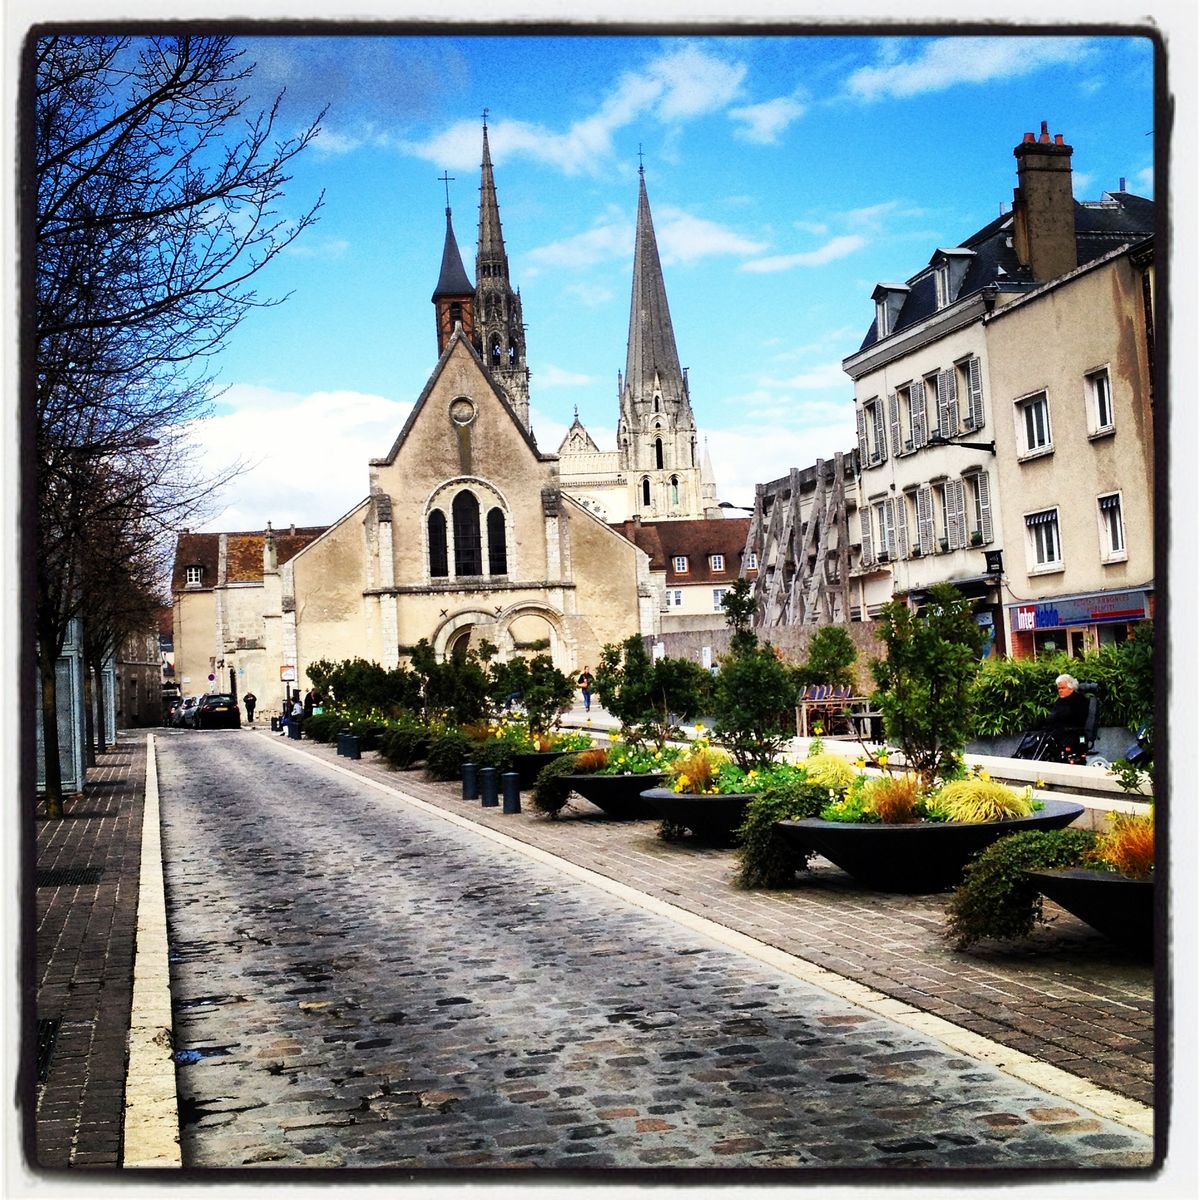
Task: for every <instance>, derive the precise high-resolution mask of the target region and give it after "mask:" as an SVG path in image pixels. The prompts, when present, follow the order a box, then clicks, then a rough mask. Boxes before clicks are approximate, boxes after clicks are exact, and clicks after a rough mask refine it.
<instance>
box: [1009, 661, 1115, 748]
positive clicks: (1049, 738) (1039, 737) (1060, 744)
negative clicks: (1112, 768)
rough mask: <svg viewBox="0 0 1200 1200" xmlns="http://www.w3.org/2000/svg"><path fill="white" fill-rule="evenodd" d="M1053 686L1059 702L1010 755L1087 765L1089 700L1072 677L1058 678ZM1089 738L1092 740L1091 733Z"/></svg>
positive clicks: (1089, 720)
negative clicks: (1084, 763)
mask: <svg viewBox="0 0 1200 1200" xmlns="http://www.w3.org/2000/svg"><path fill="white" fill-rule="evenodd" d="M1054 686H1055V688H1056V690H1057V691H1058V699H1057V700H1055V702H1054V704H1053V705H1052V706H1051V708H1050V712H1049V714H1048V715H1047V717H1046V720H1045V721H1044V722H1043V723H1042V725H1041V726H1039V727H1038V728H1037V729H1031V730H1030V731H1029V732H1028V733H1026V734H1025V736H1024V737H1023V738H1022V739H1021V744H1020V745H1019V746H1018V747H1017V749H1016V751H1015V752H1014V753H1013V757H1014V758H1030V759H1036V760H1038V761H1041V762H1077V763H1082V762H1084V761H1086V759H1087V751H1088V742H1089V740H1090V739H1089V728H1090V727H1091V726H1092V725H1093V724H1094V721H1093V719H1092V716H1093V714H1092V698H1091V697H1089V696H1086V695H1084V694H1083V693H1082V692H1081V691H1080V690H1079V680H1077V679H1076V678H1075V676H1074V675H1060V676H1058V678H1057V679H1055V681H1054ZM1091 736H1093V737H1094V736H1095V735H1094V733H1093V734H1092V735H1091Z"/></svg>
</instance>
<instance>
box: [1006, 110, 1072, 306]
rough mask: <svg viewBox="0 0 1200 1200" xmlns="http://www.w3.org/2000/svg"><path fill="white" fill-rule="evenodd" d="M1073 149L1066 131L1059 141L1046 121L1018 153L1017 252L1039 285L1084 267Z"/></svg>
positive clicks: (1021, 261)
mask: <svg viewBox="0 0 1200 1200" xmlns="http://www.w3.org/2000/svg"><path fill="white" fill-rule="evenodd" d="M1071 153H1072V151H1071V147H1070V146H1068V145H1066V144H1065V143H1064V142H1063V137H1062V134H1061V133H1056V134H1055V135H1054V139H1053V141H1052V140H1051V138H1050V134H1049V133H1048V132H1047V131H1046V122H1045V121H1043V122H1042V132H1041V136H1040V137H1037V138H1035V137H1034V135H1033V134H1032V133H1027V134H1026V135H1025V138H1024V140H1023V141H1022V142H1021V144H1020V145H1019V146H1017V147H1016V149H1014V150H1013V155H1014V157H1015V158H1016V160H1017V187H1016V188H1014V189H1013V250H1014V251H1015V252H1016V255H1017V259H1018V261H1019V262H1020V263H1021V264H1022V266H1026V267H1028V268H1029V269H1030V272H1031V273H1032V275H1033V278H1034V279H1035V280H1036V281H1037V282H1038V283H1046V282H1047V281H1049V280H1051V279H1057V278H1058V277H1059V276H1060V275H1065V274H1066V273H1067V272H1068V271H1073V270H1074V269H1075V268H1076V267H1077V266H1078V265H1079V259H1078V257H1077V254H1076V249H1075V198H1074V196H1073V195H1072V193H1071Z"/></svg>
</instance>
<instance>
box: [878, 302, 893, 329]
mask: <svg viewBox="0 0 1200 1200" xmlns="http://www.w3.org/2000/svg"><path fill="white" fill-rule="evenodd" d="M889 333H891V330H890V329H889V328H888V310H887V301H886V300H876V301H875V336H876V337H877V338H885V337H887V335H888V334H889Z"/></svg>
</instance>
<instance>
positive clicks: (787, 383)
mask: <svg viewBox="0 0 1200 1200" xmlns="http://www.w3.org/2000/svg"><path fill="white" fill-rule="evenodd" d="M762 386H763V387H764V388H768V389H770V391H771V392H774V393H778V392H780V391H793V390H797V389H798V390H800V391H810V390H816V389H821V388H851V387H852V385H851V383H850V379H849V377H848V376H847V375H846V372H845V371H843V370H842V362H841V359H840V358H835V359H831V360H829V361H828V362H823V363H819V364H818V365H817V366H815V367H812V368H810V369H809V370H807V371H801V372H800V373H799V374H796V375H791V376H789V377H788V378H786V379H764V380H762ZM805 403H806V404H807V403H808V401H805Z"/></svg>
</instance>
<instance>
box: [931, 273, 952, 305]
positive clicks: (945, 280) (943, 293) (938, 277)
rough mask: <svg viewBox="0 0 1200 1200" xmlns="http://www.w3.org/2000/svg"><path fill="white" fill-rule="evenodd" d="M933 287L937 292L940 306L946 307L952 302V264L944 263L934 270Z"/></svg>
mask: <svg viewBox="0 0 1200 1200" xmlns="http://www.w3.org/2000/svg"><path fill="white" fill-rule="evenodd" d="M933 288H934V292H935V293H936V294H937V306H938V308H945V307H946V305H947V304H949V303H950V266H949V264H948V263H942V264H941V266H939V267H937V268H936V269H935V271H934V272H933Z"/></svg>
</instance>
